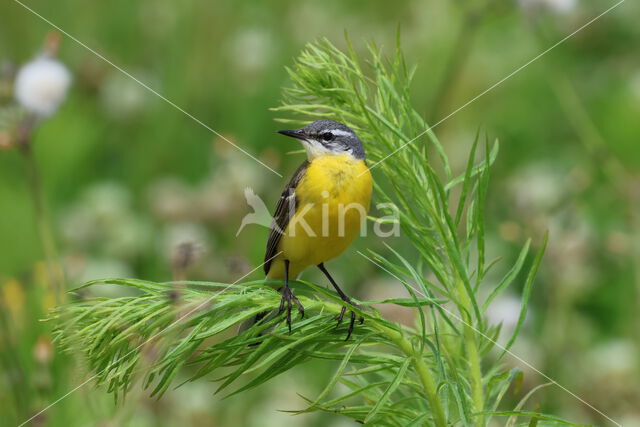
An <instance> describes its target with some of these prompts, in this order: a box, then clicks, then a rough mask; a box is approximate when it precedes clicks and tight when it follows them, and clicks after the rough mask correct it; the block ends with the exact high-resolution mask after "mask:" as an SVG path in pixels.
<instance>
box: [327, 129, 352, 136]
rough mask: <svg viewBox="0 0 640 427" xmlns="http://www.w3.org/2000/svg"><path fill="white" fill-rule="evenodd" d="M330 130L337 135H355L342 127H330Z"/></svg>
mask: <svg viewBox="0 0 640 427" xmlns="http://www.w3.org/2000/svg"><path fill="white" fill-rule="evenodd" d="M328 132H331V133H332V134H334V135H335V136H351V135H353V134H352V133H351V132H347V131H346V130H342V129H329V130H328Z"/></svg>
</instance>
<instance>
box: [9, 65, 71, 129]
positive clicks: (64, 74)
mask: <svg viewBox="0 0 640 427" xmlns="http://www.w3.org/2000/svg"><path fill="white" fill-rule="evenodd" d="M70 85H71V73H70V72H69V70H68V69H67V68H66V67H65V66H64V65H63V64H62V63H61V62H60V61H57V60H55V59H53V58H50V57H48V56H44V55H43V56H39V57H38V58H36V59H34V60H33V61H31V62H28V63H27V64H25V65H24V66H22V68H20V70H18V74H17V75H16V80H15V88H14V91H15V98H16V100H17V101H18V103H20V105H22V107H24V108H25V109H26V110H28V111H30V112H31V113H33V114H35V115H37V116H39V117H50V116H51V115H53V113H55V112H56V111H57V110H58V108H59V107H60V104H61V103H62V101H64V99H65V97H66V95H67V91H68V89H69V86H70Z"/></svg>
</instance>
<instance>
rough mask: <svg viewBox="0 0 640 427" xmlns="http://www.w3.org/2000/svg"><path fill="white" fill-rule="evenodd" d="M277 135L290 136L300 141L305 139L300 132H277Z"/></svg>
mask: <svg viewBox="0 0 640 427" xmlns="http://www.w3.org/2000/svg"><path fill="white" fill-rule="evenodd" d="M278 133H281V134H283V135H287V136H290V137H292V138H297V139H302V140H304V139H307V138H306V137H305V135H304V133H302V131H300V130H279V131H278Z"/></svg>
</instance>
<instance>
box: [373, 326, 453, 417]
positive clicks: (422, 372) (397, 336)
mask: <svg viewBox="0 0 640 427" xmlns="http://www.w3.org/2000/svg"><path fill="white" fill-rule="evenodd" d="M374 327H375V328H376V329H378V330H379V331H380V332H382V333H384V334H385V335H387V336H388V337H389V338H390V339H391V340H392V341H393V342H394V343H395V344H396V345H397V346H398V347H399V348H400V349H401V350H402V351H403V352H404V354H405V355H407V356H408V357H410V358H411V360H412V362H413V366H414V368H415V370H416V372H417V373H418V376H419V377H420V382H421V383H422V386H423V387H424V391H425V393H426V394H427V399H428V400H429V404H430V405H431V410H432V411H433V418H434V421H435V425H437V426H443V427H446V425H447V418H446V416H445V414H444V410H443V408H442V405H441V404H440V400H439V399H438V387H437V384H436V382H435V381H434V379H433V376H432V375H431V371H430V370H429V367H428V366H427V364H426V363H424V360H423V359H422V354H420V352H418V351H416V350H415V349H414V348H413V346H412V345H411V343H410V342H409V341H407V340H406V339H405V338H404V337H403V336H402V334H401V333H400V332H398V331H395V330H393V329H391V328H388V327H386V326H384V325H382V324H379V323H377V322H374Z"/></svg>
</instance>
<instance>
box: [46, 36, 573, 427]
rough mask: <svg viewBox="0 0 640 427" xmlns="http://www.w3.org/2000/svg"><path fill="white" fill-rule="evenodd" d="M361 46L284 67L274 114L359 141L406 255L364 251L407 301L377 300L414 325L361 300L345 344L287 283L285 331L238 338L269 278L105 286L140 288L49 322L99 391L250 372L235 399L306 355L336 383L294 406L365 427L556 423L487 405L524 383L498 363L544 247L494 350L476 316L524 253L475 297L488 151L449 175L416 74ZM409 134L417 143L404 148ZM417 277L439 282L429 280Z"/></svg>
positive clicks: (330, 321)
mask: <svg viewBox="0 0 640 427" xmlns="http://www.w3.org/2000/svg"><path fill="white" fill-rule="evenodd" d="M369 53H370V59H369V62H368V63H367V68H366V69H365V68H364V66H363V65H361V63H360V62H359V60H358V59H357V58H358V57H357V55H356V53H355V52H354V50H353V49H352V48H351V47H350V46H349V48H348V54H345V53H343V52H342V51H340V50H339V49H337V48H336V47H335V46H333V45H332V44H330V43H329V42H328V41H327V40H320V41H319V42H317V43H314V44H310V45H308V46H307V48H306V49H305V50H304V51H303V52H302V54H301V55H300V57H299V58H298V60H297V61H296V64H295V65H294V67H293V68H292V69H290V70H289V74H290V76H291V80H292V86H291V87H289V88H286V89H285V91H284V98H283V103H282V105H281V106H280V107H278V108H277V109H276V111H279V112H282V113H286V114H291V115H292V116H294V117H295V118H296V119H297V120H299V121H308V120H310V119H315V118H320V117H332V118H335V119H336V120H339V121H342V122H345V123H347V124H348V125H349V126H351V127H352V128H354V129H355V130H356V131H357V132H358V134H359V135H360V137H361V138H362V140H363V141H364V143H365V146H366V147H367V151H368V157H369V159H370V166H371V167H372V168H373V170H374V172H375V176H376V182H377V186H376V187H377V188H376V190H377V197H378V198H379V201H382V202H390V203H394V204H395V205H396V206H397V207H398V213H399V215H400V226H401V229H402V231H403V234H404V236H405V237H406V238H407V239H408V240H409V241H410V242H411V244H412V246H413V248H414V249H415V253H414V254H413V255H412V256H411V258H415V260H410V259H409V258H407V257H404V256H403V255H401V254H400V253H399V252H398V251H397V250H395V249H393V248H391V247H388V251H389V253H390V254H391V255H390V256H383V255H382V254H378V253H373V252H372V253H370V254H361V255H362V256H363V257H364V258H365V259H366V260H368V261H367V262H373V263H375V264H377V265H378V266H379V267H380V268H381V269H383V270H385V271H386V272H388V273H389V274H391V275H392V276H393V277H395V278H397V279H398V281H399V282H400V283H401V284H402V285H403V286H405V287H406V289H407V291H408V292H409V294H410V295H411V298H407V299H393V300H386V301H382V302H375V303H383V304H399V305H403V306H409V307H414V308H415V311H416V325H415V326H414V327H405V326H401V325H398V324H394V323H391V322H389V321H387V320H385V319H384V318H382V317H381V316H380V314H379V313H378V312H377V311H376V310H375V308H374V307H373V306H372V305H373V304H374V302H361V304H362V305H363V306H364V307H366V309H363V310H360V309H357V311H358V314H360V315H362V316H364V318H365V322H364V324H363V325H361V326H359V327H357V328H356V330H355V332H354V335H353V337H352V339H350V340H349V341H345V340H344V331H342V330H338V329H336V327H335V320H334V319H335V315H336V313H338V312H339V311H340V309H341V307H342V305H343V304H344V303H343V302H342V301H341V300H340V298H339V297H337V295H335V294H334V293H333V292H330V291H328V290H326V289H324V288H322V287H318V286H316V285H314V284H312V283H308V282H304V281H296V282H295V283H294V284H293V286H294V287H296V288H297V291H296V292H297V294H298V296H299V297H300V300H301V302H302V304H303V305H304V306H305V309H306V312H307V313H308V316H307V317H305V318H304V319H297V320H296V321H295V322H294V324H293V330H292V333H291V334H289V333H288V330H287V326H286V325H285V324H284V323H283V322H282V317H280V316H277V317H273V318H270V319H268V320H267V321H265V322H264V323H259V324H257V325H255V326H253V327H251V328H249V329H247V330H245V331H244V332H242V333H240V334H236V333H235V331H234V330H231V329H232V327H233V326H235V325H239V324H241V323H242V322H245V321H247V320H249V319H252V318H253V317H254V316H255V315H256V314H257V313H260V312H263V311H265V310H272V309H273V308H274V307H277V305H278V303H279V300H280V296H279V294H278V293H277V292H276V291H275V290H273V289H272V288H271V287H270V286H268V285H274V284H276V285H277V283H271V282H268V281H265V280H258V281H253V282H247V283H243V284H238V283H234V284H231V285H225V284H215V283H202V282H186V283H183V285H184V286H181V287H180V288H179V289H177V288H176V285H175V284H172V283H152V282H147V281H142V280H131V279H113V280H103V281H101V282H102V283H111V284H119V285H123V286H128V287H133V288H136V289H137V290H139V291H140V294H139V295H137V296H127V297H121V298H112V299H106V298H93V299H89V300H78V301H76V302H74V303H72V304H70V305H68V306H65V307H60V308H59V309H57V310H56V311H55V312H54V315H53V317H54V318H57V319H59V320H60V327H59V328H58V330H57V338H58V340H59V341H60V342H61V343H62V344H63V345H65V346H66V347H68V348H76V347H75V346H76V343H82V349H83V351H84V353H85V354H86V356H87V359H88V362H89V368H90V369H91V370H92V371H95V373H96V374H95V377H96V378H97V381H98V383H99V384H107V385H108V389H109V391H111V392H113V393H115V394H116V396H122V395H123V394H124V393H126V392H127V391H128V390H129V389H130V388H131V386H132V384H133V383H134V380H135V379H136V378H137V377H138V374H140V373H141V372H144V379H143V386H144V387H145V388H152V391H151V394H152V395H157V396H160V395H161V394H162V393H163V392H164V391H166V390H167V387H169V385H170V384H171V383H172V380H173V378H174V377H175V375H176V373H177V372H178V371H179V370H180V369H181V368H183V367H185V366H190V367H191V368H192V369H193V371H191V372H192V375H191V377H190V380H196V379H198V378H202V377H204V376H206V375H209V374H212V373H215V374H217V375H219V377H218V380H219V381H220V386H219V388H218V391H227V390H229V388H230V387H231V386H232V385H236V384H237V383H238V382H239V381H240V378H241V377H245V378H247V380H246V382H245V383H244V384H242V385H239V386H236V388H235V390H233V391H232V392H231V394H237V393H241V392H243V391H245V390H247V389H250V388H253V387H256V386H258V385H260V384H263V383H265V382H266V381H269V380H271V379H272V378H273V377H275V376H277V375H279V374H280V373H282V372H285V371H287V370H289V369H291V368H293V367H294V366H296V365H299V364H302V363H304V362H306V361H308V360H310V359H328V360H335V361H336V363H337V365H338V366H337V369H336V372H335V374H334V376H333V377H332V378H331V379H330V380H329V381H328V383H327V385H326V387H325V389H324V390H323V391H322V392H321V393H320V394H319V395H318V396H317V397H316V398H315V399H312V398H307V402H308V406H307V408H304V409H301V411H300V412H306V411H327V412H335V413H338V414H341V415H344V416H347V417H351V418H353V419H355V420H358V421H360V422H365V423H368V422H372V423H375V424H376V425H432V424H434V425H438V426H445V425H448V424H459V425H472V424H474V425H486V424H487V423H488V422H489V419H490V418H491V417H492V416H518V415H522V416H525V417H529V418H531V419H532V422H533V423H535V420H534V419H543V420H554V421H558V422H562V421H561V420H558V419H557V418H555V417H552V416H547V415H542V414H536V413H531V412H522V411H520V405H519V406H518V408H517V410H513V411H499V410H498V406H499V404H500V402H501V400H502V398H503V396H504V395H505V393H506V392H507V390H508V388H509V386H510V385H511V384H512V382H513V381H514V379H515V378H517V377H518V376H519V373H518V372H517V371H515V370H511V371H509V370H506V368H505V367H504V366H503V365H502V364H501V359H502V357H503V356H504V354H505V353H506V352H507V351H508V350H509V348H510V347H511V345H512V344H513V342H514V340H515V339H516V336H517V334H518V332H519V330H520V328H521V326H522V323H523V321H524V318H525V315H526V307H527V303H528V300H529V296H530V293H531V289H532V284H533V279H534V277H535V273H536V270H537V268H538V265H539V263H540V261H541V258H542V253H543V250H544V245H545V243H546V239H545V243H543V245H542V249H541V250H540V251H539V252H538V254H537V255H536V256H535V257H534V259H533V261H532V263H531V267H530V269H529V272H528V274H527V276H526V279H525V281H524V285H523V294H522V309H521V313H520V319H519V321H518V324H517V327H516V328H515V332H514V333H513V336H511V337H510V338H509V340H508V344H507V345H506V346H505V347H503V348H501V351H500V352H498V353H499V354H498V355H494V354H492V353H491V352H492V350H493V349H494V347H495V339H496V338H497V337H498V335H499V334H500V327H499V326H495V325H487V323H486V321H485V318H484V312H485V310H486V309H487V307H488V306H489V305H490V304H491V302H492V300H493V299H494V298H495V297H496V296H497V295H498V294H499V293H500V292H502V291H503V290H504V289H506V288H507V287H508V286H509V285H510V284H512V283H514V282H515V281H516V279H517V278H519V277H520V273H521V270H522V269H523V266H524V264H525V261H526V260H527V257H528V253H529V246H530V243H529V242H527V243H526V244H525V246H524V247H523V249H522V251H521V252H520V254H519V256H518V258H517V261H516V263H515V265H514V266H513V267H512V268H511V269H510V270H509V271H508V272H507V273H506V275H505V276H504V278H503V279H502V280H501V281H499V282H498V283H497V284H493V289H492V290H491V291H489V292H488V295H489V296H488V297H487V298H486V299H484V300H480V299H479V297H478V294H479V292H478V291H479V289H480V288H481V287H483V286H489V285H490V284H489V283H486V282H487V280H485V279H486V275H487V272H488V271H489V270H490V269H491V267H492V266H493V265H495V262H496V261H491V262H487V260H486V259H485V242H484V228H483V225H484V208H483V205H484V200H485V196H486V193H487V188H488V182H489V167H490V165H491V163H492V161H493V160H494V159H495V157H496V155H497V144H495V145H494V148H493V149H491V150H490V149H489V144H488V143H485V144H484V147H485V152H486V153H485V158H484V160H481V161H478V162H476V152H477V149H478V146H479V143H478V140H479V138H478V137H476V140H475V141H474V143H473V144H472V146H471V150H470V156H469V161H468V163H467V167H466V169H465V170H464V171H463V172H462V174H460V175H457V176H454V174H453V172H452V170H451V167H450V165H449V161H448V158H447V155H446V154H445V151H444V149H443V147H442V145H441V144H440V142H439V141H438V139H437V138H436V136H435V135H434V134H433V132H431V131H430V130H429V129H428V126H427V124H426V123H425V122H424V120H423V119H422V117H421V116H420V115H419V114H418V113H417V112H416V111H415V110H414V109H413V108H412V107H411V103H410V96H409V86H410V80H411V75H412V74H413V72H412V71H410V70H409V69H408V68H407V66H406V65H405V63H404V60H403V57H402V53H401V49H400V46H399V43H398V46H397V48H396V52H395V54H394V56H393V58H391V59H390V60H386V59H384V57H383V56H382V54H381V53H380V50H379V49H378V48H376V47H375V46H371V47H370V49H369ZM425 129H427V130H426V131H425ZM416 135H419V136H421V137H420V138H418V139H415V140H414V139H413V138H414V137H415V136H416ZM390 154H391V155H390ZM427 272H429V273H431V274H432V275H433V277H435V280H428V279H427V275H426V273H427ZM94 284H95V283H89V284H87V285H85V286H89V285H94ZM308 291H312V292H311V293H309V292H308ZM338 385H340V387H337V386H338ZM345 389H346V390H347V391H344V390H345Z"/></svg>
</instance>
